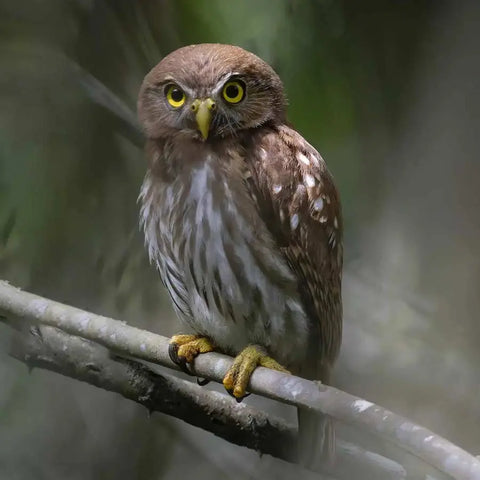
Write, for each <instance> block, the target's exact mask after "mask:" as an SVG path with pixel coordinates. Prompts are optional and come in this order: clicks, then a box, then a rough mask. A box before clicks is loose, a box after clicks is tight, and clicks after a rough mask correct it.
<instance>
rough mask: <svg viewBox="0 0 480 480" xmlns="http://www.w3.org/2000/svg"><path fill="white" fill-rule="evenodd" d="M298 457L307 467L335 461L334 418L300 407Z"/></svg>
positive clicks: (325, 464) (313, 467)
mask: <svg viewBox="0 0 480 480" xmlns="http://www.w3.org/2000/svg"><path fill="white" fill-rule="evenodd" d="M297 412H298V439H299V441H298V457H299V462H300V464H301V465H303V466H304V467H306V468H311V469H317V467H319V466H320V465H323V466H327V465H328V466H332V465H333V464H334V463H335V425H334V420H333V418H331V417H329V416H328V415H322V414H319V413H316V412H312V411H311V410H307V409H304V408H299V409H298V410H297Z"/></svg>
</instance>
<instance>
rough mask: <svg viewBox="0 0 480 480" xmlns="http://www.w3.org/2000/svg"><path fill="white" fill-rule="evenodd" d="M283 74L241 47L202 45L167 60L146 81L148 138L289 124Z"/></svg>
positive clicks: (143, 115)
mask: <svg viewBox="0 0 480 480" xmlns="http://www.w3.org/2000/svg"><path fill="white" fill-rule="evenodd" d="M285 105H286V100H285V95H284V93H283V86H282V82H281V80H280V78H279V76H278V75H277V74H276V73H275V72H274V70H273V69H272V68H271V67H270V65H268V64H267V63H265V62H264V61H263V60H261V59H260V58H258V57H257V56H256V55H254V54H252V53H250V52H247V51H245V50H243V49H242V48H240V47H234V46H231V45H219V44H200V45H191V46H188V47H183V48H180V49H178V50H175V51H174V52H172V53H170V54H169V55H168V56H166V57H165V58H164V59H163V60H162V61H161V62H160V63H159V64H158V65H157V66H156V67H154V68H153V69H152V70H151V71H150V72H149V73H148V74H147V76H146V77H145V80H144V81H143V84H142V88H141V90H140V94H139V98H138V115H139V118H140V121H141V123H142V125H143V127H144V129H145V133H146V135H147V137H149V138H165V137H171V136H172V135H175V134H178V133H181V134H182V136H185V135H186V136H188V137H191V138H195V139H198V140H200V141H206V140H207V139H212V138H218V137H227V136H234V135H236V134H237V133H238V132H239V131H240V130H245V129H251V128H256V127H258V126H260V125H263V124H265V123H281V122H284V120H285V108H286V107H285Z"/></svg>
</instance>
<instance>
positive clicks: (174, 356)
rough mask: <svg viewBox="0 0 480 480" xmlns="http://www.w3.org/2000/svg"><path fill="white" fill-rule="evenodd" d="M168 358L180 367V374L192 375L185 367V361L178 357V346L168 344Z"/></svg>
mask: <svg viewBox="0 0 480 480" xmlns="http://www.w3.org/2000/svg"><path fill="white" fill-rule="evenodd" d="M168 356H169V357H170V360H171V361H172V362H173V363H175V364H176V365H178V366H179V367H180V369H181V370H182V372H184V373H186V374H187V375H193V372H192V370H191V369H190V368H189V367H188V366H187V360H186V359H185V358H183V357H179V356H178V345H177V344H176V343H170V345H169V346H168Z"/></svg>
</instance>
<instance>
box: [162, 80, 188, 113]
mask: <svg viewBox="0 0 480 480" xmlns="http://www.w3.org/2000/svg"><path fill="white" fill-rule="evenodd" d="M185 98H186V96H185V92H184V91H183V90H182V89H181V88H180V87H178V86H177V85H170V86H168V87H167V101H168V103H169V104H170V105H171V106H172V107H174V108H180V107H181V106H182V105H183V104H184V103H185Z"/></svg>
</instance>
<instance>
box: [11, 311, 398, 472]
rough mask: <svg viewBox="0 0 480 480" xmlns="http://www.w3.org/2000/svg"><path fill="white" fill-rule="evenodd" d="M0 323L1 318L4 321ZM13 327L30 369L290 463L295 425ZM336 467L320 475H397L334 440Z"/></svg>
mask: <svg viewBox="0 0 480 480" xmlns="http://www.w3.org/2000/svg"><path fill="white" fill-rule="evenodd" d="M4 321H5V320H4ZM5 322H6V323H7V324H9V325H10V326H12V327H16V329H17V333H16V334H15V336H14V342H13V343H12V346H11V351H10V353H11V355H12V356H13V357H14V358H16V359H17V360H20V361H21V362H24V363H25V364H26V365H27V366H28V367H29V368H30V369H33V368H34V367H38V368H44V369H47V370H50V371H53V372H56V373H60V374H62V375H65V376H68V377H72V378H75V379H78V380H81V381H84V382H87V383H89V384H91V385H95V386H97V387H99V388H103V389H105V390H108V391H111V392H116V393H119V394H120V395H122V396H123V397H125V398H127V399H129V400H133V401H134V402H137V403H139V404H141V405H143V406H145V407H146V408H147V409H148V410H149V412H162V413H166V414H167V415H171V416H174V417H176V418H180V419H181V420H184V421H186V422H187V423H189V424H191V425H194V426H197V427H200V428H202V429H203V430H206V431H208V432H211V433H213V434H215V435H217V436H219V437H221V438H224V439H225V440H227V441H229V442H230V443H234V444H236V445H241V446H245V447H247V448H250V449H254V450H256V451H258V452H260V453H262V454H264V453H266V454H270V455H272V456H274V457H277V458H281V459H283V460H286V461H289V462H296V460H297V455H296V436H297V431H296V428H295V427H294V426H292V425H288V424H286V423H285V422H284V421H283V420H281V419H279V418H276V417H274V416H273V415H267V414H265V413H264V412H262V411H260V410H258V409H255V408H253V407H251V406H248V405H245V404H240V405H238V404H237V403H236V402H235V401H234V400H233V399H231V398H229V397H227V396H226V395H223V394H220V393H218V392H213V391H209V390H206V389H203V388H200V387H199V386H198V385H195V384H194V383H192V382H188V381H185V380H181V379H179V378H176V377H173V376H171V375H167V374H163V373H158V372H154V371H152V370H151V369H150V368H148V367H147V366H145V365H143V364H141V363H139V362H136V361H133V360H130V359H125V358H122V357H118V356H114V355H111V354H110V352H109V351H108V350H106V349H105V348H102V347H100V346H99V345H96V344H95V343H92V342H90V341H88V340H84V339H81V338H79V337H74V336H72V335H69V334H67V333H65V332H63V331H61V330H59V329H57V328H54V327H49V326H45V325H40V326H29V325H24V324H23V322H18V321H17V322H16V323H15V322H10V321H8V320H7V321H5ZM337 450H338V451H337V454H338V458H337V465H335V466H325V468H324V469H323V472H324V473H329V474H334V475H335V477H336V478H340V479H350V478H351V476H352V474H356V475H360V477H361V478H369V479H372V480H377V479H378V480H385V479H392V480H393V479H402V478H405V470H404V469H403V468H402V467H401V466H400V465H398V464H397V463H395V462H393V461H391V460H388V459H386V458H384V457H382V456H380V455H376V454H374V453H372V452H367V451H365V450H362V449H361V448H359V447H357V446H355V445H352V444H349V443H346V442H339V445H338V447H337Z"/></svg>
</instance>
